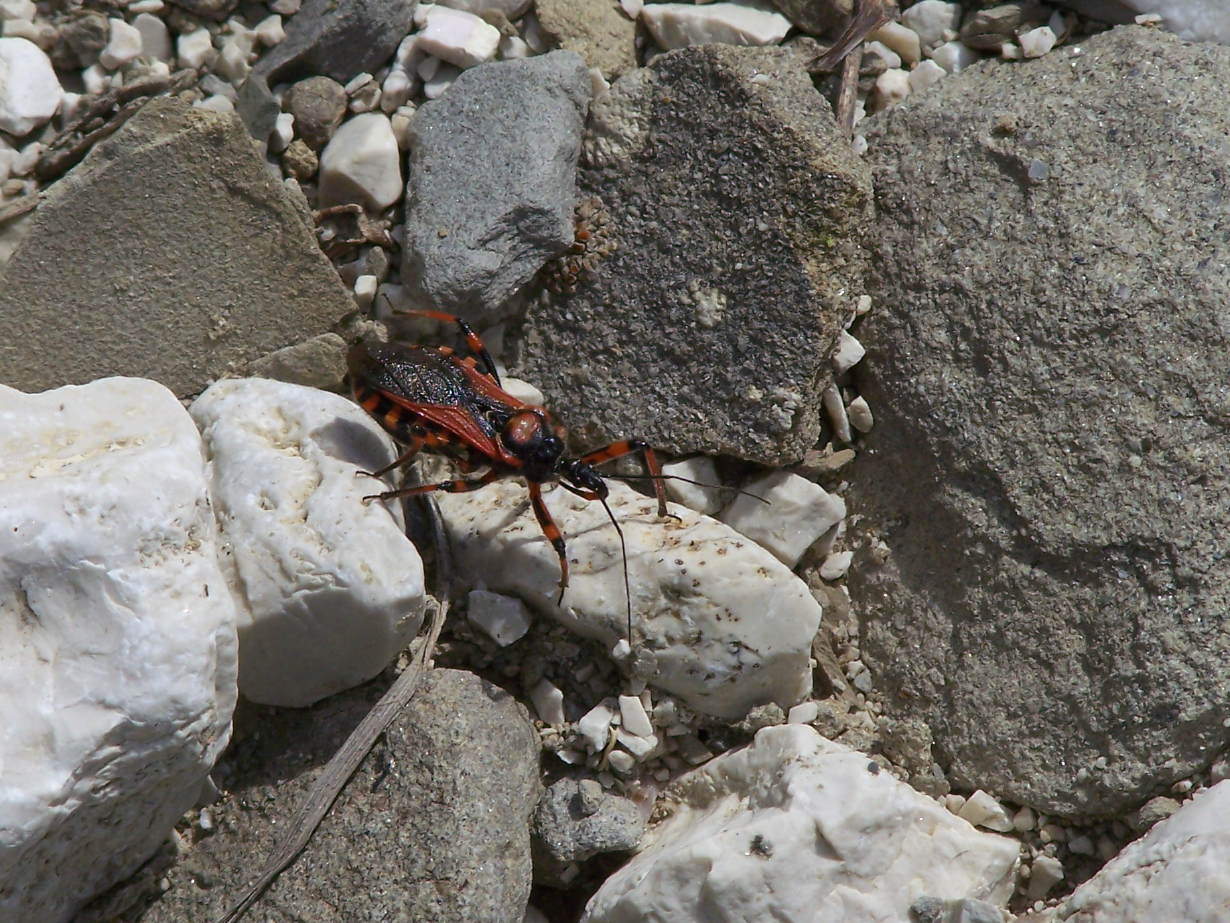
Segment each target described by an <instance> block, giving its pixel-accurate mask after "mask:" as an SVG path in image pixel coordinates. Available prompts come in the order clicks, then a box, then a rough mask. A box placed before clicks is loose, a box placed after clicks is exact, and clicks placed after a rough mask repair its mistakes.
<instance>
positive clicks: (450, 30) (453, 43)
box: [414, 6, 500, 67]
mask: <svg viewBox="0 0 1230 923" xmlns="http://www.w3.org/2000/svg"><path fill="white" fill-rule="evenodd" d="M414 19H415V22H416V23H417V22H420V21H422V22H423V25H422V26H421V27H420V31H419V33H418V44H419V46H420V47H422V49H423V50H424V51H426V52H427V53H428V54H432V55H435V56H436V57H437V58H442V59H443V60H445V61H447V62H449V63H450V64H453V65H456V66H457V67H473V66H474V65H475V64H482V63H483V62H484V61H490V60H491V59H492V58H494V57H495V53H496V50H497V49H498V48H499V45H500V30H499V29H497V28H496V27H495V26H493V25H491V24H490V23H488V22H485V21H484V20H483V19H482V18H481V17H479V16H475V15H474V14H473V13H467V12H465V11H464V10H454V9H450V8H449V7H445V6H429V7H427V8H426V9H424V7H419V8H418V10H417V11H416V12H415V14H414Z"/></svg>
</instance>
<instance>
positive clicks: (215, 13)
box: [169, 0, 239, 22]
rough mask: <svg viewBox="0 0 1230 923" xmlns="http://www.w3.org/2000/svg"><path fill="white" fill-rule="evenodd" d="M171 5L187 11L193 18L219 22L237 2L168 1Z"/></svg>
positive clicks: (231, 0) (210, 0)
mask: <svg viewBox="0 0 1230 923" xmlns="http://www.w3.org/2000/svg"><path fill="white" fill-rule="evenodd" d="M169 2H170V3H172V4H173V5H175V6H177V7H180V8H181V9H184V10H187V11H188V12H189V13H191V14H192V15H193V16H198V17H200V18H202V19H213V20H217V21H218V22H221V21H222V20H224V19H226V17H227V16H229V15H230V13H231V11H232V10H233V9H235V7H236V6H238V5H239V0H169Z"/></svg>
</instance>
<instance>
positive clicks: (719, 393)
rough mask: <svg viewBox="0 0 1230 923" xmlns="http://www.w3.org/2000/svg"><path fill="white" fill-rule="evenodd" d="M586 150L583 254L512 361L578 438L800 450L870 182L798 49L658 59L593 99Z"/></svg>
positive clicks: (674, 448) (771, 460)
mask: <svg viewBox="0 0 1230 923" xmlns="http://www.w3.org/2000/svg"><path fill="white" fill-rule="evenodd" d="M585 157H586V164H585V165H584V166H583V169H582V170H581V175H580V180H581V186H582V189H583V193H584V194H587V195H589V196H591V197H594V198H596V199H597V200H598V201H599V202H600V206H601V207H599V208H595V209H591V212H590V217H589V218H588V219H587V221H586V223H587V224H588V225H589V226H590V228H591V230H593V231H594V232H595V233H594V235H593V237H592V238H591V240H590V243H589V247H590V250H589V252H588V253H587V254H586V255H585V256H584V257H583V258H582V259H580V260H579V261H578V262H576V263H573V264H572V265H571V266H569V267H566V268H565V269H564V270H563V271H559V270H558V269H557V270H556V271H554V273H553V277H552V279H551V280H550V281H549V283H548V288H552V287H553V288H555V289H557V290H558V292H550V291H548V292H546V293H544V294H543V296H542V297H541V298H540V299H539V300H538V302H537V303H536V304H534V305H533V306H532V307H531V310H530V313H529V316H528V317H527V319H526V322H525V329H524V331H523V335H522V338H521V340H520V342H519V343H518V344H517V355H516V357H515V359H514V364H515V365H516V366H517V369H518V374H520V375H522V377H524V378H526V379H527V380H529V381H532V382H534V383H535V384H536V385H538V386H539V387H540V388H541V389H542V390H543V391H544V392H545V393H546V394H547V395H548V396H549V399H550V402H551V405H552V406H553V408H554V409H555V410H556V411H558V412H559V413H560V414H561V415H562V417H563V418H564V420H565V422H567V423H568V424H570V425H571V426H572V427H573V428H574V435H575V436H577V437H578V439H579V441H580V442H582V443H584V444H586V445H591V444H592V445H597V444H599V443H602V442H605V441H610V440H613V439H616V438H620V437H624V436H640V437H642V438H645V439H647V440H649V441H650V442H651V443H653V444H654V445H658V446H661V447H663V448H665V449H667V450H669V451H671V452H677V453H680V454H687V453H691V452H703V453H720V454H729V455H735V456H739V457H741V458H746V459H750V460H753V461H758V462H764V463H767V464H776V463H780V462H783V461H787V460H794V459H798V458H800V457H802V455H803V453H804V452H805V451H806V450H807V449H809V448H811V447H812V446H813V445H814V444H815V442H816V439H817V437H818V436H819V434H820V426H821V423H820V420H821V409H820V393H821V391H822V390H823V387H824V384H825V382H826V381H828V380H829V377H830V365H829V353H830V352H831V351H832V347H833V344H834V342H835V340H836V337H837V333H838V330H839V328H840V325H841V321H842V320H843V319H844V318H845V317H846V316H848V315H849V314H850V313H851V312H852V310H853V307H854V303H855V301H856V299H857V297H858V295H859V294H860V293H861V292H862V273H863V269H864V261H865V255H864V250H863V246H862V243H863V242H862V236H863V235H864V234H866V233H867V229H868V227H869V224H870V219H871V191H870V180H869V172H868V170H867V168H866V166H864V165H863V163H862V162H861V161H860V160H859V158H858V157H857V156H855V155H854V153H853V152H852V151H851V149H850V146H849V144H848V143H847V142H846V141H845V140H844V139H843V138H841V136H840V134H839V132H838V130H837V128H836V127H835V125H834V122H833V117H832V113H831V111H830V109H829V107H828V104H827V103H826V102H825V101H824V99H823V98H822V97H821V96H820V94H819V93H817V92H816V90H815V89H814V87H813V86H812V84H811V81H810V79H809V78H808V76H807V74H806V72H804V71H803V70H802V68H801V67H799V65H798V63H797V58H796V57H795V56H793V55H791V53H790V52H788V51H784V50H781V49H755V48H737V47H734V46H731V45H707V46H698V47H694V48H686V49H681V50H679V51H675V52H671V53H669V54H665V55H662V56H661V57H658V58H656V59H654V61H653V63H652V64H651V65H650V66H649V67H645V68H641V69H639V70H636V71H634V72H632V73H630V74H628V75H626V76H624V77H622V78H621V79H620V80H619V81H617V82H616V83H615V85H614V86H613V87H612V88H611V91H610V93H609V95H608V96H606V97H604V98H603V99H602V100H600V101H598V102H596V103H595V104H594V111H593V113H592V115H591V124H590V128H589V130H588V132H587V135H586V140H585ZM570 289H571V292H570Z"/></svg>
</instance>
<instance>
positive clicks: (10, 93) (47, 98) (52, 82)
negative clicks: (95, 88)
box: [0, 38, 64, 138]
mask: <svg viewBox="0 0 1230 923" xmlns="http://www.w3.org/2000/svg"><path fill="white" fill-rule="evenodd" d="M63 96H64V90H63V88H62V87H61V86H60V81H59V78H57V77H56V72H55V69H54V68H53V67H52V66H51V59H50V58H48V57H47V54H46V52H44V51H43V49H41V48H39V47H38V46H37V45H35V44H34V43H33V42H32V41H30V40H29V39H26V38H0V131H6V132H8V133H9V134H10V135H13V136H14V137H18V138H20V137H22V136H23V135H28V134H29V133H30V132H32V131H34V129H36V128H38V127H39V126H41V125H43V124H45V123H46V122H48V121H49V120H50V119H51V117H52V116H53V115H55V114H56V110H57V109H58V108H60V101H61V100H62V98H63Z"/></svg>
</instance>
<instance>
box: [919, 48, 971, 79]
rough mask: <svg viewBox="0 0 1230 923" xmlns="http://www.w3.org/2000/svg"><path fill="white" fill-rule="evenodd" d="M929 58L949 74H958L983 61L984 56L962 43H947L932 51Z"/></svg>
mask: <svg viewBox="0 0 1230 923" xmlns="http://www.w3.org/2000/svg"><path fill="white" fill-rule="evenodd" d="M927 57H928V58H929V59H930V60H932V61H934V62H935V63H936V64H938V65H939V66H940V67H942V68H943V69H944V72H945V73H947V74H957V73H960V72H961V71H963V70H965V69H966V68H967V67H969V66H970V65H971V64H977V63H978V62H979V61H981V60H982V55H981V54H979V53H978V52H977V51H975V50H974V49H973V48H970V47H969V46H968V45H964V44H962V43H961V42H945V43H944V44H942V45H940V46H939V47H938V48H935V49H934V50H932V51H931V52H930V53H929V54H928V55H927Z"/></svg>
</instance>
